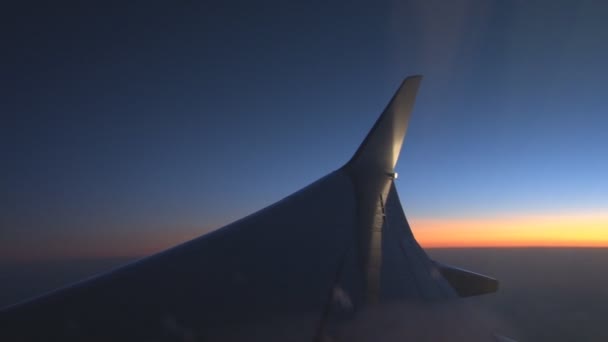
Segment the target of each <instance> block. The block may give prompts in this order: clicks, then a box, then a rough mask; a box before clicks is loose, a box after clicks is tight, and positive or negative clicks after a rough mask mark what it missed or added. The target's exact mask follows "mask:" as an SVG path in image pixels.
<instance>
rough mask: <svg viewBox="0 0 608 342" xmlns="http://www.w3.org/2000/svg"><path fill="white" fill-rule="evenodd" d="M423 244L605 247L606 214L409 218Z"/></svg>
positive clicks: (606, 240)
mask: <svg viewBox="0 0 608 342" xmlns="http://www.w3.org/2000/svg"><path fill="white" fill-rule="evenodd" d="M410 224H411V226H412V230H413V231H414V234H415V236H416V239H417V240H418V242H419V243H420V244H421V245H422V246H423V247H428V248H431V247H528V246H530V247H532V246H541V247H559V246H568V247H606V246H608V214H606V213H577V214H556V215H527V216H522V215H519V216H513V217H509V216H503V217H491V218H478V219H464V218H455V219H448V218H446V219H434V218H414V217H412V218H411V219H410Z"/></svg>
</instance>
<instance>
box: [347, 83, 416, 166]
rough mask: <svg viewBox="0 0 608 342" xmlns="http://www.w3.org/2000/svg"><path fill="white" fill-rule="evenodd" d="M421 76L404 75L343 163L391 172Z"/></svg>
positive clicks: (397, 156)
mask: <svg viewBox="0 0 608 342" xmlns="http://www.w3.org/2000/svg"><path fill="white" fill-rule="evenodd" d="M421 80H422V76H419V75H417V76H410V77H407V78H406V79H405V80H404V81H403V83H401V86H400V87H399V89H398V90H397V92H396V93H395V95H394V96H393V98H392V99H391V102H389V104H388V106H387V107H386V109H384V112H383V113H382V115H380V117H379V118H378V120H377V121H376V123H375V124H374V127H372V130H371V131H370V132H369V133H368V134H367V137H366V138H365V140H364V141H363V143H362V144H361V146H359V149H358V150H357V152H355V155H354V156H353V157H352V158H351V160H350V161H349V162H348V163H347V164H346V167H349V168H355V169H357V172H365V171H376V172H377V171H382V172H384V173H386V174H394V168H395V164H397V159H398V158H399V152H400V151H401V145H402V144H403V139H404V137H405V133H406V131H407V126H408V123H409V119H410V114H411V113H412V109H413V107H414V101H415V99H416V93H417V92H418V87H419V85H420V81H421Z"/></svg>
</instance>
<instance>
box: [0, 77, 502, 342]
mask: <svg viewBox="0 0 608 342" xmlns="http://www.w3.org/2000/svg"><path fill="white" fill-rule="evenodd" d="M420 81H421V77H420V76H413V77H408V78H406V79H405V81H404V82H403V83H402V85H401V86H400V88H399V89H398V91H397V93H396V94H395V95H394V97H393V98H392V100H391V102H390V103H389V105H388V106H387V108H386V109H385V110H384V112H383V113H382V115H381V116H380V117H379V119H378V120H377V122H376V123H375V125H374V127H373V128H372V130H371V131H370V133H369V134H368V136H367V137H366V138H365V140H364V142H363V143H362V145H361V147H360V148H359V149H358V150H357V152H356V153H355V155H354V156H353V158H352V159H351V160H350V161H349V162H348V163H347V164H346V165H345V166H343V167H342V168H340V169H338V170H336V171H334V172H332V173H330V174H329V175H327V176H325V177H323V178H321V179H320V180H318V181H317V182H315V183H313V184H311V185H309V186H308V187H306V188H304V189H302V190H300V191H298V192H296V193H294V194H293V195H291V196H288V197H286V198H284V199H283V200H281V201H279V202H277V203H275V204H273V205H271V206H269V207H267V208H265V209H262V210H260V211H258V212H257V213H254V214H252V215H250V216H247V217H245V218H243V219H241V220H239V221H236V222H234V223H232V224H229V225H228V226H226V227H223V228H221V229H219V230H217V231H215V232H212V233H209V234H206V235H204V236H201V237H199V238H196V239H194V240H191V241H189V242H186V243H184V244H181V245H179V246H176V247H173V248H171V249H168V250H166V251H164V252H161V253H159V254H156V255H153V256H151V257H148V258H145V259H142V260H140V261H138V262H135V263H133V264H129V265H126V266H124V267H122V268H119V269H117V270H115V271H112V272H109V273H106V274H102V275H100V276H98V277H95V278H93V279H90V280H87V281H85V282H81V283H78V284H75V285H72V286H68V287H66V288H63V289H60V290H57V291H54V292H52V293H49V294H47V295H44V296H41V297H38V298H35V299H33V300H30V301H27V302H24V303H21V304H18V305H13V306H11V307H8V308H5V309H3V310H2V311H0V340H5V339H7V340H13V341H48V340H63V341H87V340H91V341H98V340H113V341H152V340H153V341H173V340H188V341H199V340H223V341H237V340H249V341H251V340H260V341H268V340H277V341H278V340H291V341H300V340H301V341H311V340H322V339H324V338H325V337H327V336H334V337H336V336H338V337H339V336H341V335H343V334H344V333H343V327H345V326H349V325H350V324H352V322H355V321H357V320H356V318H357V316H358V315H360V313H362V312H365V311H366V310H368V309H369V308H374V307H381V306H382V305H385V304H390V303H395V302H399V303H418V304H420V303H437V302H440V301H443V300H445V299H450V298H456V297H458V295H459V294H460V295H463V294H465V295H471V294H479V293H482V292H483V291H478V290H471V291H467V289H468V288H470V289H475V288H479V286H480V285H479V281H478V280H476V279H477V278H475V277H473V276H462V274H463V273H458V272H456V271H454V269H452V268H449V267H447V266H443V265H440V264H438V263H435V262H433V261H431V260H430V259H429V258H428V257H427V255H426V254H425V252H424V251H423V250H422V248H420V246H419V245H418V243H417V242H416V240H415V238H414V236H413V235H412V232H411V230H410V227H409V225H408V223H407V220H406V218H405V215H404V213H403V210H402V206H401V203H400V200H399V197H398V195H397V192H396V188H395V186H394V178H395V177H394V174H395V173H394V167H395V164H396V162H397V159H398V156H399V152H400V149H401V145H402V143H403V139H404V137H405V133H406V131H407V126H408V122H409V117H410V114H411V111H412V109H413V106H414V100H415V96H416V93H417V90H418V87H419V84H420ZM462 272H464V271H462ZM446 279H447V280H446ZM462 279H464V280H462ZM488 279H491V278H487V277H483V280H484V281H485V283H484V284H485V285H484V287H483V288H484V289H485V290H486V291H485V292H490V290H495V289H496V286H494V287H492V285H491V284H490V286H487V285H488ZM362 324H363V325H365V324H366V323H362Z"/></svg>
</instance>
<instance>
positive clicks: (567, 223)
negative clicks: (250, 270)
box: [0, 211, 608, 261]
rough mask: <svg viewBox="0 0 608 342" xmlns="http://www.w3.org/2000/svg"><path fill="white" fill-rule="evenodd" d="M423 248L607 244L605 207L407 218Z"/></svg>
mask: <svg viewBox="0 0 608 342" xmlns="http://www.w3.org/2000/svg"><path fill="white" fill-rule="evenodd" d="M409 222H410V225H411V227H412V231H413V233H414V236H415V237H416V240H417V241H418V242H419V243H420V245H421V246H422V247H424V248H484V247H492V248H494V247H498V248H501V247H574V248H576V247H580V248H585V247H586V248H589V247H596V248H597V247H608V211H607V212H601V213H575V214H556V215H554V214H544V215H521V214H519V215H515V214H514V215H503V216H495V217H486V218H441V219H438V218H425V217H411V218H409ZM212 230H213V229H208V228H207V229H203V228H196V227H179V228H178V227H171V228H167V230H161V231H158V230H156V231H155V232H154V233H152V232H150V233H144V231H145V230H143V231H142V230H138V231H139V233H137V234H136V233H134V232H130V233H128V234H127V233H124V234H122V236H111V235H105V234H104V235H103V236H96V237H92V236H83V235H80V236H79V235H74V236H64V237H62V238H61V239H60V240H61V241H56V242H55V243H52V244H51V243H48V242H47V241H38V240H36V239H33V240H28V241H20V242H19V243H15V244H13V245H11V246H10V247H9V248H6V249H4V250H2V251H0V260H2V261H37V260H62V259H97V258H118V257H125V258H131V257H132V258H136V257H144V256H148V255H151V254H154V253H157V252H160V251H162V250H165V249H167V248H170V247H173V246H176V245H178V244H180V243H182V242H185V241H188V240H190V239H192V238H195V237H197V236H200V235H203V234H204V233H207V232H210V231H212Z"/></svg>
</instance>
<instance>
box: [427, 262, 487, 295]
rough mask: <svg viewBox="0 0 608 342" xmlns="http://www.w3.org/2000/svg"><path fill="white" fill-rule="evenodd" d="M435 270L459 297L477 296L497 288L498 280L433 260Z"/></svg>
mask: <svg viewBox="0 0 608 342" xmlns="http://www.w3.org/2000/svg"><path fill="white" fill-rule="evenodd" d="M434 264H435V266H436V267H437V270H438V271H439V273H441V275H442V276H443V278H444V279H445V280H447V281H448V283H449V284H450V285H451V286H452V287H453V288H454V290H455V291H456V293H458V295H459V296H460V297H471V296H478V295H482V294H487V293H493V292H496V291H497V290H498V280H496V279H494V278H491V277H488V276H485V275H483V274H479V273H475V272H471V271H467V270H465V269H462V268H458V267H454V266H449V265H446V264H442V263H439V262H437V261H434Z"/></svg>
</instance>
